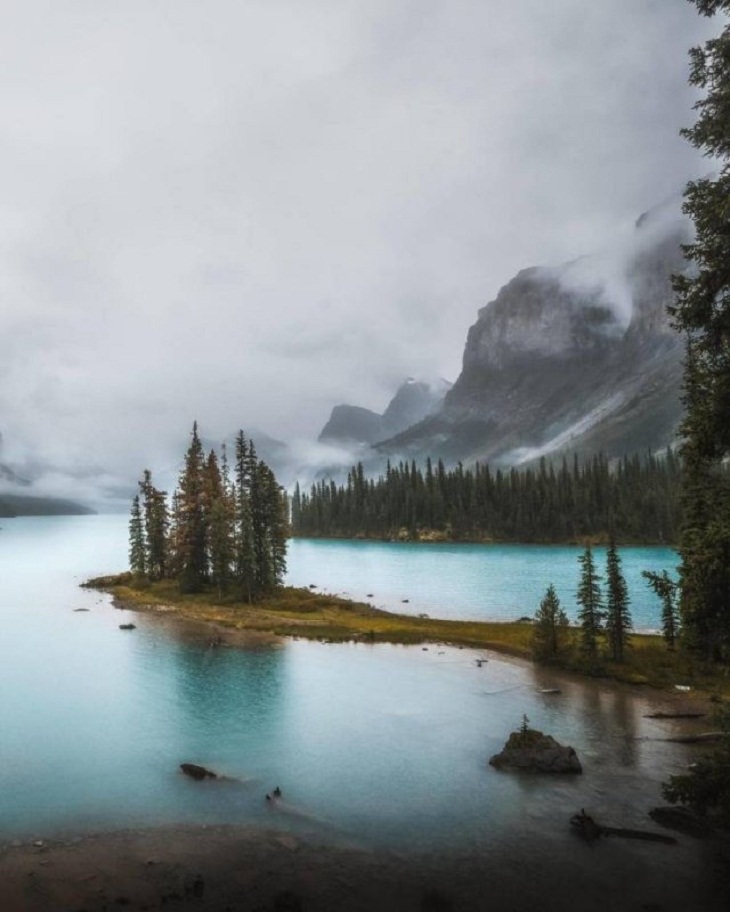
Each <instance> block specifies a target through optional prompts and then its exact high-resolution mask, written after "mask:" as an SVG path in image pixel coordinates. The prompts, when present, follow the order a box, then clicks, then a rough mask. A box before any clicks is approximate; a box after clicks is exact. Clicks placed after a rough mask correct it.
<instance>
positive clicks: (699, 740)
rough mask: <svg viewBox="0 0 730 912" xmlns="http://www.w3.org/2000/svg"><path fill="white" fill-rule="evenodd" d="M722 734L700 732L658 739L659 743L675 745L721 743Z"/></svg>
mask: <svg viewBox="0 0 730 912" xmlns="http://www.w3.org/2000/svg"><path fill="white" fill-rule="evenodd" d="M723 737H724V735H723V733H722V732H719V731H718V732H700V733H699V734H698V735H674V736H673V737H672V736H670V737H669V738H660V739H659V740H660V741H672V742H673V743H675V744H706V743H712V742H713V741H722V739H723Z"/></svg>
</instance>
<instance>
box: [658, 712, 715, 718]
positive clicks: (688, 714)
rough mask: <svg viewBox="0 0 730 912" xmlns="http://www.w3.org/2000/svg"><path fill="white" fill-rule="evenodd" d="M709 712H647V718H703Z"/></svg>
mask: <svg viewBox="0 0 730 912" xmlns="http://www.w3.org/2000/svg"><path fill="white" fill-rule="evenodd" d="M706 715H707V713H700V712H671V713H667V712H655V713H647V714H646V715H645V716H644V718H645V719H701V718H702V717H703V716H706Z"/></svg>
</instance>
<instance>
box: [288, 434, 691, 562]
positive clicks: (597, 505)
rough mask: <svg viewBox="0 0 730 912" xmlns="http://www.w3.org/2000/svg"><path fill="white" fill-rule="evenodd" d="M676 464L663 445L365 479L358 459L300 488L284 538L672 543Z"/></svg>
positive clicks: (405, 470) (390, 470) (408, 470)
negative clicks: (653, 449) (338, 480)
mask: <svg viewBox="0 0 730 912" xmlns="http://www.w3.org/2000/svg"><path fill="white" fill-rule="evenodd" d="M680 474H681V473H680V464H679V460H678V459H677V457H676V456H675V455H674V453H673V452H672V451H671V450H667V452H666V453H665V454H663V455H662V456H661V457H657V456H652V455H645V456H643V457H640V456H633V457H630V458H629V457H627V458H625V459H622V460H620V461H618V462H617V463H615V464H609V462H608V461H607V460H606V459H605V458H604V457H602V456H596V457H595V458H593V459H591V460H589V461H586V462H583V463H581V462H580V461H579V459H578V458H577V457H575V458H574V459H573V460H572V462H570V463H569V462H568V460H565V459H564V460H563V462H562V464H561V465H560V466H559V467H555V466H553V465H550V464H548V463H547V462H546V461H545V460H542V461H541V462H540V464H539V466H538V467H537V468H534V469H533V468H528V469H524V470H518V469H496V470H492V469H490V467H489V466H488V465H480V464H477V465H475V466H474V468H473V469H466V468H464V467H463V466H462V465H458V466H457V467H456V468H453V469H446V468H445V466H444V464H443V462H441V461H440V460H439V462H438V463H437V464H436V465H435V466H434V465H432V463H431V461H430V460H427V462H426V465H425V467H424V468H421V467H419V466H417V465H416V464H415V463H414V462H410V463H408V462H401V463H399V464H398V465H397V466H391V465H390V464H388V467H387V470H386V473H385V475H381V476H380V477H379V478H378V479H368V478H366V477H365V475H364V472H363V467H362V464H358V465H357V466H355V467H353V468H352V469H351V471H350V472H349V473H348V476H347V482H346V484H343V485H336V484H335V483H334V482H333V481H320V482H318V483H317V484H315V485H313V486H312V488H311V490H310V491H309V493H305V492H302V491H301V490H300V489H299V487H298V486H297V488H296V489H295V491H294V495H293V497H292V504H291V513H292V515H291V523H292V534H293V535H295V536H311V537H318V536H321V537H333V538H336V537H344V538H354V537H365V538H386V539H396V538H401V539H419V538H422V539H428V538H434V537H436V538H437V537H443V538H447V539H450V540H457V541H458V540H463V541H485V540H494V541H519V542H566V541H579V540H585V539H602V540H607V539H608V537H609V536H610V535H611V534H613V535H614V536H615V538H616V539H617V540H619V541H622V542H626V543H666V544H673V543H674V542H675V541H676V538H677V536H678V530H679V523H680V508H679V491H680Z"/></svg>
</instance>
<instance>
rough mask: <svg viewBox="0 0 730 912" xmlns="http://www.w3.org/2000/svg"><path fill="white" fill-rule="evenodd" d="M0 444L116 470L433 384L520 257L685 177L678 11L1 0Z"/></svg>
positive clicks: (686, 28) (569, 250)
mask: <svg viewBox="0 0 730 912" xmlns="http://www.w3.org/2000/svg"><path fill="white" fill-rule="evenodd" d="M0 10H1V12H2V19H1V21H2V28H1V29H0V134H1V136H0V187H1V199H2V207H1V208H0V431H2V432H3V435H4V440H5V450H4V458H5V459H8V458H10V459H15V460H22V458H23V457H25V456H28V455H29V454H34V455H42V456H44V457H45V458H48V459H50V460H52V461H54V462H56V463H57V464H58V465H59V467H60V468H61V469H62V470H66V469H68V468H69V467H71V466H73V465H75V464H78V463H80V462H83V463H84V464H87V465H88V464H93V465H97V466H102V467H104V468H106V469H108V470H109V471H110V472H111V473H112V474H119V473H122V474H124V473H125V469H126V474H129V473H130V472H131V473H132V474H136V473H137V472H138V470H140V469H141V468H142V467H143V466H144V465H146V464H153V463H154V461H155V460H160V459H163V458H164V454H166V453H167V452H168V447H169V445H170V442H171V441H172V440H176V441H180V439H183V440H184V439H185V437H186V434H187V432H188V429H189V426H190V424H191V423H192V420H193V418H195V417H197V419H198V420H199V422H200V423H201V425H202V427H203V430H204V432H205V433H206V436H208V437H212V438H215V437H216V436H217V435H223V434H225V433H228V432H229V431H231V430H234V429H235V428H237V427H240V426H244V427H246V428H248V427H251V426H258V427H261V428H263V429H264V430H266V431H268V432H269V433H271V434H272V435H273V436H277V437H281V438H285V439H288V438H292V437H294V436H307V435H308V436H316V434H317V432H318V431H319V430H320V428H321V426H322V425H323V424H324V422H325V421H326V419H327V417H328V415H329V411H330V409H331V407H332V406H333V405H335V404H337V403H339V402H343V401H346V402H353V403H357V404H361V405H365V406H369V407H372V408H376V409H378V410H382V409H383V408H384V407H385V405H386V403H387V401H388V399H389V397H390V395H391V394H392V392H393V391H394V390H395V387H396V386H397V385H398V383H399V382H400V381H401V380H402V379H403V378H404V377H405V376H407V375H409V374H410V375H416V376H419V377H421V376H424V377H435V376H438V375H441V376H444V377H447V378H448V379H450V380H454V379H455V378H456V376H457V375H458V372H459V369H460V365H461V355H462V351H463V346H464V341H465V337H466V332H467V329H468V327H469V326H470V325H471V324H472V323H473V322H474V320H475V318H476V313H477V310H478V308H479V307H480V306H482V305H483V304H484V303H486V302H487V301H488V300H490V299H491V298H492V297H494V295H495V294H496V292H497V291H498V289H499V288H500V286H501V285H503V284H504V283H505V282H507V281H508V280H509V279H510V278H511V277H512V275H513V274H514V273H515V272H516V271H517V270H518V269H520V268H522V267H525V266H529V265H533V264H548V265H549V264H553V263H559V262H561V261H563V260H566V259H571V258H573V257H575V256H577V255H578V254H581V253H585V252H589V251H591V250H593V249H594V248H596V247H598V246H600V245H601V244H602V243H604V242H605V240H606V238H608V237H610V236H611V235H612V234H613V233H614V232H616V231H618V230H622V229H624V228H625V227H626V226H627V225H629V224H630V223H631V222H632V221H633V220H634V219H635V217H636V216H637V215H638V214H639V213H640V212H641V211H642V210H643V209H646V208H648V207H649V206H651V205H652V204H654V203H656V202H658V201H660V200H662V199H663V198H665V197H666V196H668V195H670V194H672V193H675V192H676V191H677V189H678V188H680V187H681V186H683V184H684V183H685V182H686V181H687V179H689V178H691V177H695V176H698V175H700V174H702V173H704V172H705V171H707V170H708V164H707V162H706V161H703V159H702V158H701V157H700V156H698V154H697V153H696V152H695V151H694V150H692V149H691V147H690V146H689V145H688V144H687V143H686V142H685V141H684V140H682V139H681V138H680V137H679V136H678V131H679V129H680V127H682V126H686V125H688V124H690V123H691V122H692V120H693V114H692V111H691V106H692V102H693V100H694V96H693V95H692V93H691V92H690V90H689V89H688V88H687V86H686V79H687V69H688V67H687V53H686V52H687V49H688V47H689V46H690V45H692V44H696V43H698V42H699V41H701V40H704V39H705V38H706V37H708V36H709V35H711V34H714V33H716V32H717V31H718V24H717V23H713V22H712V21H709V22H708V20H706V19H703V18H701V17H699V16H698V15H697V14H696V11H695V7H694V6H693V5H691V4H689V3H688V2H686V0H610V2H609V0H595V2H586V0H551V2H549V3H548V2H546V0H512V2H510V3H505V2H496V0H205V2H203V0H195V2H193V0H124V2H117V0H0Z"/></svg>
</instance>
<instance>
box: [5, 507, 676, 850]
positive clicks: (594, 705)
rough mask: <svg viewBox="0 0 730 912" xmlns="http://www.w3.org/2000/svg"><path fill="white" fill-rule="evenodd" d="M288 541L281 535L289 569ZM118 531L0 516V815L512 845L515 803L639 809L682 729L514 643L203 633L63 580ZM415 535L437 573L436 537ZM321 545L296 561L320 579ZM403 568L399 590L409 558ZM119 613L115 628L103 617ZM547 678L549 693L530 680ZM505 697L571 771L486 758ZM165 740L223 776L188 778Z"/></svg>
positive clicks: (115, 526)
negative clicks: (519, 654)
mask: <svg viewBox="0 0 730 912" xmlns="http://www.w3.org/2000/svg"><path fill="white" fill-rule="evenodd" d="M307 547H308V545H307V544H306V543H303V542H297V543H295V547H294V548H293V549H292V558H293V561H292V566H293V569H292V574H296V573H297V572H299V571H300V570H301V568H302V566H304V564H303V561H302V554H303V552H306V550H307ZM339 547H341V546H339V545H338V548H339ZM126 548H127V541H126V520H125V518H123V517H104V516H90V517H68V518H64V517H54V518H43V519H39V518H34V519H17V520H4V521H3V529H2V531H1V532H0V650H1V653H2V661H1V662H0V837H2V836H4V837H28V838H30V837H33V838H38V837H40V838H43V837H47V836H49V835H51V834H53V833H60V832H65V833H68V832H78V831H80V830H88V829H114V828H118V827H120V826H128V825H151V824H158V823H164V822H177V821H180V822H183V821H186V822H233V823H264V824H266V825H273V826H276V827H283V828H291V829H293V830H295V831H303V832H306V833H314V834H317V835H320V836H326V837H331V838H334V839H337V840H345V841H351V842H355V843H357V844H369V845H386V846H394V847H398V848H401V849H405V848H410V849H412V848H440V849H443V848H444V847H451V848H469V849H479V850H482V849H485V850H486V849H488V848H489V847H490V846H492V845H494V844H495V843H496V842H500V843H501V844H502V845H510V844H511V843H512V842H514V844H515V845H519V844H520V841H521V840H523V839H524V838H525V825H526V823H527V824H528V827H529V831H530V833H531V834H532V835H534V834H535V833H537V834H540V833H544V835H545V837H546V838H547V837H548V836H550V838H551V839H554V838H555V827H556V824H555V822H556V820H561V821H564V820H565V818H566V814H569V813H572V812H573V811H574V810H576V809H577V808H579V807H581V806H587V807H590V808H592V809H593V810H594V811H595V812H596V813H597V814H598V815H599V816H600V815H601V814H603V815H604V816H607V817H608V818H609V819H610V820H612V821H617V822H619V823H620V824H621V825H626V826H631V825H641V823H642V819H643V813H644V810H645V809H646V807H648V806H649V805H651V804H652V803H656V801H657V800H658V797H659V783H660V782H661V780H662V779H664V778H666V776H667V775H668V774H670V773H672V772H676V771H678V770H679V769H681V768H682V767H683V765H684V764H686V762H687V756H688V753H687V750H686V748H679V747H677V746H676V745H670V744H667V743H663V742H660V741H657V740H651V739H652V738H654V737H656V736H658V735H661V734H664V733H666V731H667V730H668V728H669V726H668V723H659V722H650V721H648V720H645V719H643V718H642V716H643V713H644V712H646V711H647V709H648V707H649V705H650V702H649V698H648V697H641V698H637V697H634V696H632V695H630V694H629V693H628V692H626V691H623V690H621V689H617V688H612V687H610V686H607V685H602V684H599V683H596V682H585V681H577V680H570V679H562V678H557V677H555V676H554V675H553V674H552V673H550V672H548V671H545V670H542V669H535V668H533V667H532V666H531V665H530V664H529V663H522V662H515V661H506V660H503V659H500V658H499V657H497V656H494V655H491V656H490V657H489V661H488V662H487V663H485V664H484V665H482V667H481V668H480V667H478V666H477V663H476V661H475V658H476V656H477V654H475V653H474V652H472V651H470V650H459V649H456V648H446V647H438V646H432V647H429V648H427V649H424V648H421V647H398V646H387V645H378V646H372V645H371V646H367V645H364V644H358V645H354V644H344V645H324V644H320V643H308V642H302V641H287V642H286V643H285V644H284V645H283V646H280V647H276V648H262V649H258V650H247V651H238V650H231V649H211V648H210V647H208V646H207V644H206V642H205V640H204V639H201V640H195V639H192V638H191V637H190V636H187V635H184V633H181V632H179V631H177V629H176V628H175V627H174V626H171V625H170V624H167V623H164V622H160V620H159V619H158V618H156V617H151V616H146V615H132V614H130V613H128V612H121V611H118V610H116V609H114V608H112V607H111V605H110V603H109V599H108V598H107V597H105V596H102V595H100V594H98V593H95V592H90V591H86V590H81V589H79V588H78V582H79V581H80V580H81V579H83V578H86V577H88V576H90V575H93V574H99V573H103V572H107V571H109V570H116V569H119V568H120V567H123V566H124V565H125V563H126ZM315 550H316V553H317V554H318V555H326V553H327V552H326V551H325V546H324V543H319V542H318V543H316V548H315ZM354 550H356V549H355V548H353V551H354ZM362 550H363V551H365V552H367V553H368V554H369V555H371V556H372V555H373V554H374V553H377V552H375V551H373V549H372V546H370V545H367V546H365V548H363V549H362ZM459 550H461V549H459ZM361 553H362V552H361ZM380 553H382V552H380ZM398 553H403V554H405V555H407V556H408V558H409V559H411V558H412V556H413V552H412V550H411V549H410V548H409V549H405V550H404V551H399V552H398ZM424 553H427V554H428V556H429V561H430V565H431V567H432V571H433V573H436V574H438V573H439V572H440V571H439V569H438V568H439V560H440V557H441V551H440V550H438V549H436V550H435V549H433V548H432V547H430V546H429V548H428V549H425V550H424ZM444 553H445V554H446V556H447V559H450V558H451V555H452V554H453V552H452V551H451V550H450V549H448V548H447V549H446V551H445V552H444ZM465 553H466V552H465ZM330 560H331V558H329V557H326V556H325V558H324V560H322V559H320V562H319V563H318V565H317V567H316V568H315V569H316V571H317V572H316V576H317V577H318V579H313V580H312V581H313V582H319V583H320V584H321V585H325V584H326V583H327V582H328V580H327V577H326V576H325V575H324V572H325V570H326V567H327V566H330V564H329V561H330ZM368 560H370V558H368ZM571 560H572V555H571ZM336 565H337V561H336V560H333V563H332V565H331V566H333V567H334V566H336ZM372 566H375V564H374V563H372V564H371V569H372ZM553 566H554V565H553ZM296 568H299V570H297V569H296ZM308 569H311V567H310V568H308ZM389 572H390V571H389ZM450 572H451V571H446V570H444V571H443V573H444V574H447V573H450ZM465 572H466V571H465ZM313 573H314V571H313ZM408 573H412V570H409V571H408ZM306 576H307V577H308V576H310V574H309V573H306ZM404 585H406V587H407V589H408V591H410V592H411V594H413V592H414V591H415V590H414V586H415V577H413V576H409V577H408V583H407V584H404ZM331 586H332V588H337V584H336V583H335V582H333V583H331ZM485 591H486V589H485ZM81 608H83V609H87V610H84V611H79V610H77V609H81ZM524 610H529V607H528V606H524ZM434 613H435V612H434ZM128 621H133V622H134V623H135V624H136V625H137V629H136V630H133V631H121V630H119V624H120V623H121V622H128ZM556 683H558V684H559V686H560V687H561V688H562V691H563V692H562V694H560V695H544V694H541V693H539V692H538V691H539V690H540V689H541V688H545V687H551V686H555V684H556ZM523 713H526V714H527V715H528V716H529V719H530V723H531V725H533V726H534V727H538V728H542V729H544V730H547V731H550V732H551V733H553V734H554V735H555V736H556V737H558V738H559V739H560V740H562V741H564V742H567V743H570V744H572V745H573V746H574V747H575V749H576V750H577V751H578V754H579V756H580V757H581V759H582V760H583V762H584V765H585V770H586V774H585V775H584V776H581V777H569V778H560V779H558V780H551V781H546V780H545V779H542V778H532V777H529V776H528V777H524V776H522V777H521V776H513V775H509V774H504V773H498V772H496V771H495V770H493V769H492V768H491V767H489V766H488V765H487V759H488V757H489V756H490V755H491V754H492V753H495V752H496V751H497V750H499V749H500V747H501V746H502V744H503V742H504V740H505V738H506V736H507V734H508V733H509V731H510V730H512V729H514V728H516V727H517V726H518V725H519V723H520V721H521V719H522V715H523ZM183 761H189V762H195V763H202V764H204V765H206V766H209V767H210V768H212V769H215V770H217V771H218V772H220V773H223V774H225V776H227V777H228V778H227V779H226V780H224V781H221V782H205V783H196V782H193V781H192V780H189V779H187V778H186V777H184V776H182V775H181V774H180V772H179V770H178V764H179V763H180V762H183ZM277 784H278V785H280V786H281V787H282V789H283V791H284V797H283V800H282V801H281V802H280V803H278V804H276V805H274V806H271V805H270V804H267V802H265V801H264V794H265V793H266V792H270V791H271V790H272V789H273V788H274V786H275V785H277ZM566 832H567V828H564V827H562V826H561V827H560V833H561V834H562V835H561V836H560V839H562V838H563V837H564V835H565V833H566ZM565 838H567V837H565Z"/></svg>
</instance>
